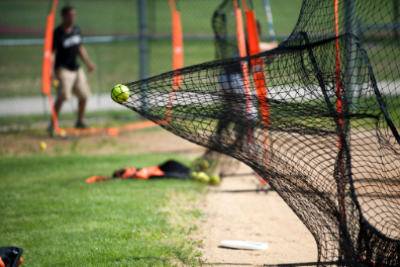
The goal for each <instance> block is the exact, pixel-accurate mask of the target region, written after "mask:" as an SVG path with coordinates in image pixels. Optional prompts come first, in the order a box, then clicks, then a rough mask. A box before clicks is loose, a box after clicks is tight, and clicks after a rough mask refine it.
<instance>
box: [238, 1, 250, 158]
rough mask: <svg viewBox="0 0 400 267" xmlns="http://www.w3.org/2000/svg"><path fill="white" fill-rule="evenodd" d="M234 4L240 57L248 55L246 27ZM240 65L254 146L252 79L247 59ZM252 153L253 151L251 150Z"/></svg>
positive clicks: (248, 122)
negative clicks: (250, 78) (251, 98)
mask: <svg viewBox="0 0 400 267" xmlns="http://www.w3.org/2000/svg"><path fill="white" fill-rule="evenodd" d="M233 5H234V7H235V19H236V37H237V41H238V50H239V57H246V56H247V51H246V38H245V36H244V29H243V18H242V11H241V10H240V8H239V7H238V5H237V1H236V0H233ZM240 67H241V69H242V77H243V86H244V90H245V96H246V108H247V109H246V113H247V135H248V138H249V143H250V146H253V134H252V129H251V118H250V114H251V100H250V94H251V89H250V80H249V76H248V74H249V66H248V64H247V61H246V60H242V61H241V62H240ZM251 153H252V152H251Z"/></svg>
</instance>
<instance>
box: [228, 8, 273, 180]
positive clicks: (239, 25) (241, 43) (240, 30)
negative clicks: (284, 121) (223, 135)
mask: <svg viewBox="0 0 400 267" xmlns="http://www.w3.org/2000/svg"><path fill="white" fill-rule="evenodd" d="M233 5H234V6H235V17H236V36H237V40H238V49H239V56H240V57H246V56H247V51H246V37H245V34H244V27H243V18H242V12H241V10H240V8H238V7H237V2H236V0H233ZM240 63H241V69H242V77H243V85H244V89H245V95H246V106H247V114H251V100H250V95H251V89H250V79H249V76H248V73H249V66H248V63H247V61H246V60H242V61H241V62H240ZM248 122H249V126H248V136H249V143H250V144H251V145H253V135H252V132H251V127H250V123H251V122H250V119H249V121H248ZM256 176H257V178H258V179H259V181H260V183H261V184H266V183H267V182H266V181H265V180H263V179H262V178H261V177H260V176H259V175H258V174H256Z"/></svg>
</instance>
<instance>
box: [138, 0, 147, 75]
mask: <svg viewBox="0 0 400 267" xmlns="http://www.w3.org/2000/svg"><path fill="white" fill-rule="evenodd" d="M138 4H139V8H138V11H139V42H140V44H139V57H140V60H139V62H140V67H139V69H140V73H139V78H140V79H141V80H142V79H146V78H147V77H148V43H147V21H146V0H139V1H138Z"/></svg>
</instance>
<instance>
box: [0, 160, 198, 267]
mask: <svg viewBox="0 0 400 267" xmlns="http://www.w3.org/2000/svg"><path fill="white" fill-rule="evenodd" d="M169 158H173V159H178V160H181V161H183V162H185V163H188V162H187V160H185V159H183V158H181V157H179V156H176V155H172V154H151V155H129V156H126V155H125V156H119V155H103V156H98V155H97V156H82V155H71V156H44V155H42V156H32V157H2V158H0V168H1V170H2V175H1V178H0V190H1V192H2V201H1V204H0V209H1V221H2V222H1V224H0V246H18V247H21V248H23V249H24V254H23V258H24V261H25V262H24V264H25V265H26V266H172V265H174V263H178V264H179V265H181V264H183V263H185V264H190V265H194V266H195V265H197V264H198V263H199V260H198V256H200V254H199V253H198V252H196V249H195V247H194V243H192V242H189V241H187V240H185V235H186V234H187V233H188V232H189V231H191V230H193V229H195V228H196V227H195V226H194V223H195V219H196V218H198V217H199V216H200V214H199V213H198V210H196V209H195V210H189V211H186V212H180V213H179V207H184V206H185V204H186V203H190V202H191V201H193V199H195V198H196V197H197V196H198V195H199V192H201V190H202V187H201V186H200V185H198V184H197V183H193V182H185V181H177V180H151V181H135V180H120V179H117V180H113V181H110V182H107V183H97V184H86V183H85V178H87V177H89V176H92V175H111V173H112V171H114V170H116V169H118V168H122V167H126V166H132V165H134V166H137V167H144V166H149V165H156V164H159V163H160V162H162V161H164V160H166V159H169ZM182 192H185V193H184V196H185V197H184V198H183V199H182V200H181V201H182V203H179V204H181V206H178V214H179V216H180V220H179V223H180V225H172V224H171V223H170V222H169V220H168V218H169V216H170V215H169V212H167V211H164V209H165V208H166V207H167V206H168V205H169V203H171V202H170V200H169V197H171V196H174V195H179V194H182Z"/></svg>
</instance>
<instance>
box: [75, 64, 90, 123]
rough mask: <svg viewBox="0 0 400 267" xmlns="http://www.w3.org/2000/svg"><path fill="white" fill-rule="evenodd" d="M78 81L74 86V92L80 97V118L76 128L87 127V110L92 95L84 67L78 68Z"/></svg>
mask: <svg viewBox="0 0 400 267" xmlns="http://www.w3.org/2000/svg"><path fill="white" fill-rule="evenodd" d="M77 74H78V77H77V81H76V84H75V86H74V93H75V94H76V96H77V97H78V99H79V101H78V118H77V120H76V125H75V127H76V128H87V125H86V124H85V123H84V119H85V111H86V104H87V100H88V98H89V96H90V88H89V84H88V82H87V79H86V74H85V72H84V71H83V69H82V68H79V69H78V70H77Z"/></svg>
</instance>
